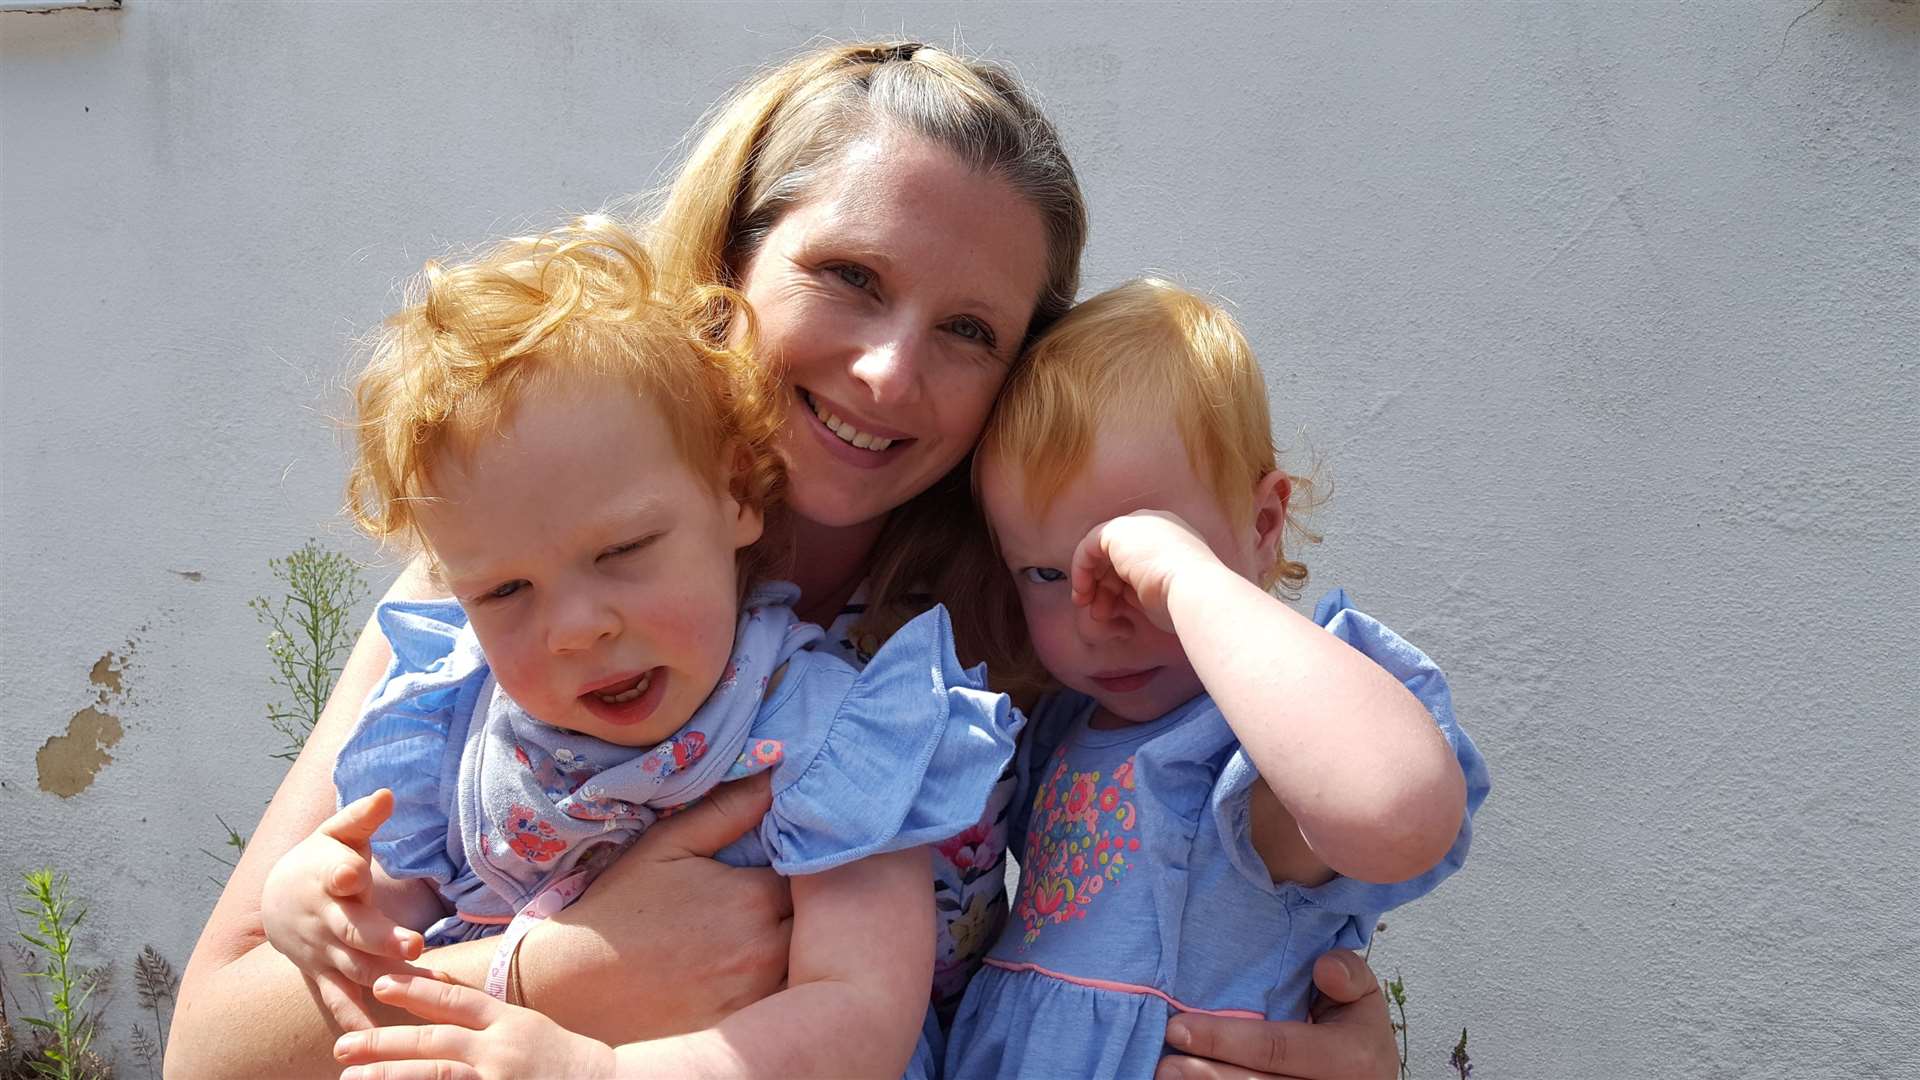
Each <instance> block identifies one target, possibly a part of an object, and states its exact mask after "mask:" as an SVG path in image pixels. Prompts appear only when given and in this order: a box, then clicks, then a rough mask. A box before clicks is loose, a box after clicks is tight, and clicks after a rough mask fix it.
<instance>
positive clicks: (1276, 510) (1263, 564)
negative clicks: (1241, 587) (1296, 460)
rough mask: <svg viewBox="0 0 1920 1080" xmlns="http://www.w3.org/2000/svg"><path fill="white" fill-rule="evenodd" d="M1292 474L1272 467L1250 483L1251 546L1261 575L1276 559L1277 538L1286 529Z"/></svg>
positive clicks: (1270, 567)
mask: <svg viewBox="0 0 1920 1080" xmlns="http://www.w3.org/2000/svg"><path fill="white" fill-rule="evenodd" d="M1292 498H1293V477H1291V476H1289V475H1287V473H1286V472H1285V471H1284V470H1281V469H1275V470H1273V471H1272V472H1270V473H1268V474H1267V475H1265V476H1263V477H1261V478H1260V479H1259V480H1258V481H1256V482H1255V483H1254V485H1253V550H1254V555H1255V559H1256V561H1257V562H1258V564H1259V565H1258V566H1257V567H1256V569H1257V570H1258V571H1259V574H1260V575H1261V576H1265V574H1266V573H1267V571H1269V570H1271V569H1273V564H1274V563H1275V562H1278V561H1279V559H1280V538H1281V536H1282V535H1283V534H1284V533H1285V532H1286V529H1287V502H1288V500H1290V499H1292Z"/></svg>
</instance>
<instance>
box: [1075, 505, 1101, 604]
mask: <svg viewBox="0 0 1920 1080" xmlns="http://www.w3.org/2000/svg"><path fill="white" fill-rule="evenodd" d="M1105 528H1106V523H1105V522H1102V523H1101V524H1099V525H1095V526H1094V527H1093V528H1092V529H1089V530H1088V531H1087V535H1085V536H1083V537H1081V538H1080V543H1079V545H1078V546H1076V547H1075V548H1074V549H1073V561H1072V562H1071V563H1069V564H1068V565H1067V583H1068V585H1069V586H1070V587H1071V588H1072V590H1073V602H1074V603H1076V604H1085V603H1087V602H1088V601H1089V600H1090V599H1091V598H1092V596H1093V593H1094V589H1095V586H1096V585H1097V584H1098V582H1099V580H1100V578H1101V577H1103V576H1104V575H1106V574H1107V573H1108V572H1109V570H1110V564H1109V563H1108V561H1107V551H1106V548H1105V547H1104V546H1103V545H1102V543H1101V536H1100V533H1101V530H1102V529H1105Z"/></svg>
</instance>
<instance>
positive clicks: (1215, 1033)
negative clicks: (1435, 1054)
mask: <svg viewBox="0 0 1920 1080" xmlns="http://www.w3.org/2000/svg"><path fill="white" fill-rule="evenodd" d="M1313 985H1314V988H1315V989H1317V990H1319V991H1320V994H1319V996H1318V997H1317V999H1316V1000H1315V1002H1314V1005H1313V1022H1312V1023H1310V1024H1295V1023H1282V1022H1278V1021H1266V1020H1236V1019H1232V1018H1230V1017H1222V1016H1208V1015H1206V1014H1204V1013H1181V1014H1178V1015H1176V1016H1175V1017H1174V1018H1173V1019H1171V1020H1169V1021H1168V1022H1167V1044H1168V1045H1170V1046H1172V1047H1174V1048H1175V1049H1177V1050H1182V1051H1184V1052H1185V1053H1186V1054H1187V1055H1190V1056H1179V1055H1171V1054H1170V1055H1168V1056H1167V1057H1164V1058H1161V1059H1160V1068H1159V1069H1158V1070H1157V1071H1155V1073H1154V1078H1155V1080H1244V1078H1248V1077H1279V1078H1281V1080H1394V1078H1395V1077H1397V1076H1399V1075H1400V1055H1399V1051H1398V1047H1397V1046H1396V1045H1395V1044H1394V1040H1393V1025H1392V1024H1391V1023H1390V1022H1389V1021H1388V1019H1387V1001H1386V998H1385V997H1383V996H1382V995H1381V993H1380V982H1379V980H1377V979H1375V978H1374V977H1373V971H1372V969H1370V968H1368V967H1367V962H1366V961H1365V960H1362V959H1361V958H1360V957H1359V955H1358V954H1356V953H1353V952H1351V951H1349V950H1346V949H1336V950H1334V951H1333V952H1330V953H1328V954H1326V955H1325V956H1322V957H1321V958H1320V959H1319V960H1318V961H1316V962H1315V963H1314V965H1313Z"/></svg>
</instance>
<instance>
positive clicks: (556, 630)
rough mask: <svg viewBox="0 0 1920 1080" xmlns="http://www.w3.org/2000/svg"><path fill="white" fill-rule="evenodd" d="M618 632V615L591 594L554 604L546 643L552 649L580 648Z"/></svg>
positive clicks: (560, 650) (557, 651)
mask: <svg viewBox="0 0 1920 1080" xmlns="http://www.w3.org/2000/svg"><path fill="white" fill-rule="evenodd" d="M619 633H620V616H619V614H618V613H617V612H615V611H614V610H613V608H612V607H610V606H608V605H606V604H602V603H599V602H598V601H596V600H595V599H594V598H593V597H591V596H581V597H579V598H575V599H569V600H566V601H563V602H561V603H560V604H557V605H555V607H554V609H553V611H552V613H551V615H550V616H549V617H548V622H547V647H548V648H549V649H551V650H552V651H554V652H555V653H568V652H580V651H582V650H585V649H590V648H592V647H593V646H594V645H595V644H597V643H598V642H599V641H600V640H601V639H602V638H610V637H613V636H615V635H617V634H619Z"/></svg>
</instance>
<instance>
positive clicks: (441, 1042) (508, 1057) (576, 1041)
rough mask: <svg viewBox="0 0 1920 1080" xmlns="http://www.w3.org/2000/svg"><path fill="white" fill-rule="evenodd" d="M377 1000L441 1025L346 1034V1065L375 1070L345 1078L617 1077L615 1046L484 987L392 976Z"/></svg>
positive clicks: (342, 1052) (337, 1050)
mask: <svg viewBox="0 0 1920 1080" xmlns="http://www.w3.org/2000/svg"><path fill="white" fill-rule="evenodd" d="M373 996H374V997H376V998H378V999H380V1000H381V1001H382V1002H384V1003H386V1004H388V1005H394V1006H397V1007H399V1008H402V1009H405V1010H407V1011H408V1012H410V1013H412V1014H413V1015H415V1016H417V1017H419V1018H421V1019H422V1020H430V1021H434V1025H433V1026H431V1027H383V1028H376V1029H374V1030H372V1031H360V1032H350V1033H348V1034H346V1035H342V1036H340V1038H339V1040H338V1041H336V1042H335V1043H334V1044H333V1056H334V1057H335V1058H337V1059H339V1061H340V1062H341V1063H342V1064H345V1065H352V1066H369V1067H366V1068H358V1067H356V1068H350V1069H348V1070H346V1071H345V1072H343V1073H341V1074H340V1080H518V1078H520V1077H528V1076H540V1077H553V1078H555V1080H561V1078H565V1080H601V1078H603V1077H612V1076H614V1075H615V1066H616V1063H615V1060H614V1053H613V1047H611V1046H608V1045H607V1044H606V1043H603V1042H596V1041H594V1040H593V1039H589V1038H587V1037H586V1036H585V1035H576V1034H574V1033H573V1032H571V1031H568V1030H567V1029H566V1028H563V1027H561V1026H560V1025H559V1024H557V1023H555V1022H553V1021H552V1020H549V1019H547V1018H546V1016H544V1015H542V1014H540V1013H537V1012H534V1011H533V1010H532V1009H523V1008H521V1007H520V1006H518V1005H508V1004H506V1003H505V1002H502V1001H495V1000H494V999H492V998H490V997H488V996H487V995H485V994H483V993H481V992H480V991H478V990H473V989H470V988H468V987H465V986H458V985H455V984H452V983H444V982H435V981H434V980H432V979H425V978H418V977H415V976H410V975H390V976H386V977H384V978H382V979H380V980H379V981H378V982H376V983H374V984H373ZM373 1062H380V1063H382V1064H380V1065H371V1063H373Z"/></svg>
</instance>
